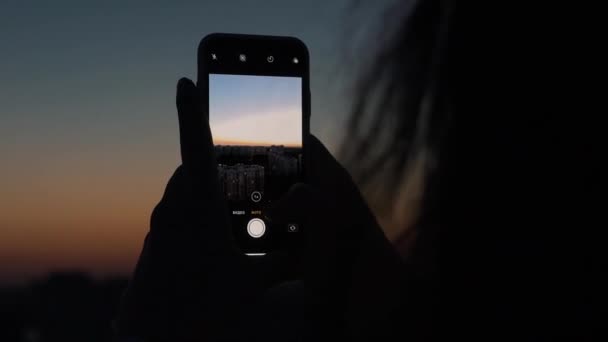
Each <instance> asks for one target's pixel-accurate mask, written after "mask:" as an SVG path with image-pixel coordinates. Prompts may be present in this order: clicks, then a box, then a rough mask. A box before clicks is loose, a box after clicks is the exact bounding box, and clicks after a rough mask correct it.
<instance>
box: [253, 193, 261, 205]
mask: <svg viewBox="0 0 608 342" xmlns="http://www.w3.org/2000/svg"><path fill="white" fill-rule="evenodd" d="M251 200H252V201H254V202H256V203H258V202H259V201H261V200H262V193H261V192H259V191H254V192H252V193H251Z"/></svg>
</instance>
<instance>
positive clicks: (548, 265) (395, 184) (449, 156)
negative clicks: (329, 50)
mask: <svg viewBox="0 0 608 342" xmlns="http://www.w3.org/2000/svg"><path fill="white" fill-rule="evenodd" d="M501 7H502V8H498V5H496V6H494V7H492V8H486V7H485V6H484V5H483V4H482V5H480V4H479V3H477V2H476V3H475V4H472V3H469V2H457V1H439V0H428V1H415V2H414V1H411V2H410V1H407V2H398V3H396V4H395V5H394V6H393V7H391V8H390V10H389V11H387V13H388V15H387V16H386V17H385V18H383V19H384V21H383V29H382V30H383V31H382V34H380V35H378V36H380V37H384V38H385V40H384V41H383V42H382V43H383V44H384V45H382V46H380V47H379V50H378V52H377V56H376V58H375V61H376V62H375V63H374V64H373V65H371V66H370V68H369V69H368V70H366V71H365V72H364V73H363V76H362V78H361V81H360V83H359V96H358V98H357V100H356V102H355V104H354V111H353V113H352V116H351V118H350V122H349V125H348V133H349V135H348V144H345V145H344V146H343V149H342V154H343V157H344V158H345V159H346V161H347V164H350V169H351V170H353V174H354V177H355V179H356V180H358V181H359V182H360V183H361V184H363V186H364V188H367V189H368V190H369V189H372V190H375V193H376V194H377V193H380V195H381V196H380V197H381V198H382V199H383V201H384V202H383V203H384V204H385V206H390V207H392V208H393V210H396V211H405V210H408V209H410V208H406V207H398V208H394V206H393V205H394V203H399V202H398V195H399V191H400V190H402V184H404V183H403V182H404V178H407V177H408V175H411V174H412V173H410V172H408V170H412V167H418V168H421V169H422V170H423V172H422V173H421V174H422V175H423V176H422V177H421V176H420V173H418V174H417V177H418V178H417V180H416V181H418V182H421V183H422V184H423V189H424V191H423V197H422V201H421V203H420V207H419V210H418V211H417V216H416V221H415V224H414V225H412V229H408V230H406V231H405V233H402V235H401V236H402V239H398V240H397V244H398V245H400V247H401V248H402V249H407V250H406V251H405V254H406V255H407V260H408V262H409V265H410V271H411V272H412V273H413V274H416V277H417V278H418V279H420V282H419V286H418V287H417V291H419V292H416V293H412V296H419V297H420V296H422V297H424V296H425V295H426V296H427V299H429V300H428V301H426V302H425V301H424V300H419V301H418V302H417V303H418V304H419V305H420V306H418V307H416V306H412V308H417V309H420V310H422V309H421V308H422V307H425V309H426V308H428V307H429V306H433V307H434V308H433V311H434V312H433V313H431V314H429V316H427V318H428V319H429V320H433V321H434V322H435V323H433V324H439V323H438V322H439V320H440V318H444V319H445V322H448V324H449V325H450V326H451V327H452V328H454V329H455V330H453V331H468V332H471V331H475V332H476V333H481V332H482V331H484V330H486V329H489V330H490V331H493V332H499V331H502V332H504V334H503V335H501V336H506V335H517V333H518V332H522V331H527V330H528V329H530V330H531V331H534V332H536V333H539V334H540V335H543V334H544V333H546V332H547V331H551V329H552V330H554V331H557V330H559V329H555V328H549V323H548V322H552V323H555V322H557V321H560V322H561V321H563V320H566V318H564V317H566V316H562V317H558V316H559V315H561V314H558V312H560V313H561V312H563V308H560V309H561V310H557V309H558V307H559V305H565V303H567V304H568V305H570V304H572V305H579V304H580V305H585V303H584V302H576V301H571V302H568V301H565V299H564V301H562V300H560V301H556V300H555V298H554V297H552V296H554V295H556V292H557V287H556V286H554V285H555V284H560V280H559V278H560V277H561V276H558V275H561V274H568V272H578V271H576V270H575V266H574V265H576V263H575V262H574V261H573V260H580V259H578V258H580V255H574V256H572V255H571V256H570V257H569V259H568V262H565V260H564V257H563V255H564V254H563V250H562V249H561V246H560V245H559V244H557V243H556V242H557V240H555V238H556V236H558V235H559V234H558V233H557V226H558V225H559V224H563V223H565V222H572V221H571V220H572V219H573V217H574V215H573V213H575V212H577V210H578V208H579V206H580V204H579V203H578V202H577V201H573V198H572V197H570V196H573V195H576V196H577V197H578V196H581V195H583V193H584V192H585V190H586V185H585V182H584V178H583V177H584V176H583V175H584V173H581V171H580V168H577V167H576V166H580V165H583V164H585V160H584V157H583V155H584V154H581V153H580V151H584V150H583V149H581V147H582V146H583V144H584V141H585V139H586V138H585V135H584V133H583V134H581V133H580V132H579V131H577V130H576V129H575V127H576V126H578V125H577V124H576V121H574V120H567V121H566V120H562V119H561V118H560V117H557V116H556V115H554V113H555V112H556V108H557V107H559V106H560V105H561V103H562V102H561V101H565V98H564V97H563V96H566V97H567V96H568V95H570V96H573V94H568V93H566V94H565V95H564V92H553V90H554V89H555V88H556V87H555V85H556V84H560V83H559V78H558V75H560V74H558V73H557V72H555V70H556V69H553V64H551V63H549V61H554V60H555V59H556V58H559V56H560V51H561V50H560V49H561V48H562V47H561V46H559V45H557V44H554V43H555V39H553V38H551V37H552V35H549V34H546V33H547V32H551V28H552V27H555V25H551V23H549V22H548V21H546V20H543V19H541V17H540V16H537V15H538V14H539V12H534V11H532V9H531V8H509V6H506V5H501ZM511 7H514V6H511ZM499 14H500V15H499ZM503 16H504V19H503ZM558 42H559V41H558ZM562 67H563V65H562ZM573 165H574V166H575V167H573ZM406 183H407V182H406ZM566 194H567V195H566ZM578 219H579V220H580V219H581V217H580V216H579V217H578ZM581 223H582V222H581V221H578V224H581ZM405 237H407V238H405ZM571 238H572V239H574V240H576V235H574V234H573V235H571ZM406 241H407V242H408V243H407V244H404V242H406ZM570 242H573V240H571V241H570ZM425 293H426V294H425ZM437 298H440V299H437ZM560 298H562V299H563V297H560ZM434 299H437V300H434ZM439 302H441V304H439ZM558 303H559V304H558ZM577 303H578V304H577ZM463 308H466V310H464V309H463ZM413 310H415V309H413ZM465 311H466V313H465ZM570 313H571V312H570ZM568 317H569V318H568V319H571V318H572V317H570V316H568ZM581 317H584V315H583V316H581ZM554 319H555V320H554ZM572 319H573V320H571V322H573V321H577V322H580V321H581V318H580V317H577V318H576V319H574V318H572ZM552 320H553V321H552ZM441 322H444V320H443V319H441ZM568 326H572V325H568ZM545 329H550V330H545ZM560 329H561V330H563V331H561V332H562V333H563V332H564V331H569V330H567V329H569V328H566V326H565V325H564V326H562V327H561V328H560ZM570 332H571V331H570ZM533 336H534V335H533Z"/></svg>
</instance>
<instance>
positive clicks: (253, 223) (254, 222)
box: [247, 218, 266, 239]
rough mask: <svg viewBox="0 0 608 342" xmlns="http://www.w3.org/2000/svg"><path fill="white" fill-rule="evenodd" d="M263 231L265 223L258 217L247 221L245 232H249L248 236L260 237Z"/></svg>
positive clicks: (264, 230)
mask: <svg viewBox="0 0 608 342" xmlns="http://www.w3.org/2000/svg"><path fill="white" fill-rule="evenodd" d="M265 232H266V224H264V221H262V220H260V219H258V218H254V219H251V220H250V221H249V223H247V233H249V236H251V237H252V238H254V239H257V238H259V237H262V235H264V233H265Z"/></svg>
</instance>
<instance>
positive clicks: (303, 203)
mask: <svg viewBox="0 0 608 342" xmlns="http://www.w3.org/2000/svg"><path fill="white" fill-rule="evenodd" d="M323 204H324V201H323V199H319V194H318V191H316V190H315V189H314V188H313V187H312V186H310V185H307V184H303V183H296V184H294V185H293V186H291V188H289V190H288V191H287V193H285V195H283V197H281V199H279V200H278V201H275V202H274V203H272V205H271V206H270V207H269V208H268V209H267V210H266V215H267V216H268V218H269V219H270V220H272V221H275V222H289V221H292V220H293V221H299V222H302V221H303V220H306V219H308V218H309V217H310V216H311V215H312V213H318V212H321V211H324V208H323ZM315 215H316V214H315Z"/></svg>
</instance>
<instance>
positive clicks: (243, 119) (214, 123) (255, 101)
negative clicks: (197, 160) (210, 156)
mask: <svg viewBox="0 0 608 342" xmlns="http://www.w3.org/2000/svg"><path fill="white" fill-rule="evenodd" d="M209 125H210V126H211V132H212V134H213V142H214V144H216V145H252V146H269V145H285V146H295V147H299V146H301V144H302V79H301V78H300V77H280V76H251V75H222V74H211V75H209Z"/></svg>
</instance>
